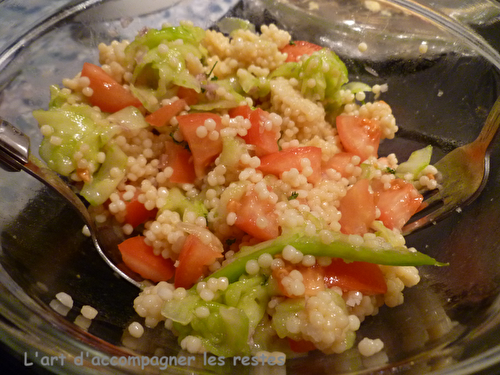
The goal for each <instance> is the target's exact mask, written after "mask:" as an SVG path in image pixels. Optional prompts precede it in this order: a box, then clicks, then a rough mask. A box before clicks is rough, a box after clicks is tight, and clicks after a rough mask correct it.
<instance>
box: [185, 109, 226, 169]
mask: <svg viewBox="0 0 500 375" xmlns="http://www.w3.org/2000/svg"><path fill="white" fill-rule="evenodd" d="M209 119H212V120H214V121H215V131H217V132H220V130H221V127H222V123H221V118H220V116H218V115H216V114H213V113H190V114H187V115H182V116H177V120H178V121H179V128H180V130H181V132H182V135H183V137H184V139H185V140H186V141H187V143H188V145H189V149H190V150H191V153H192V155H193V164H194V170H195V173H196V177H198V178H203V176H205V169H206V167H208V166H209V165H210V164H212V163H213V162H214V161H215V159H216V158H217V156H219V154H220V153H221V152H222V139H221V137H220V136H219V137H218V138H217V139H215V140H211V139H210V138H209V135H207V136H205V137H203V138H200V137H199V136H198V134H197V133H196V130H197V129H198V127H199V126H204V124H205V121H206V120H209ZM209 133H210V132H209Z"/></svg>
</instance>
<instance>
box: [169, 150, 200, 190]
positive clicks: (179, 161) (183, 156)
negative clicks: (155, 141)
mask: <svg viewBox="0 0 500 375" xmlns="http://www.w3.org/2000/svg"><path fill="white" fill-rule="evenodd" d="M165 153H166V155H167V166H168V167H171V168H172V169H173V173H172V175H171V176H170V178H169V180H170V182H173V183H177V184H193V183H194V182H195V180H196V173H195V171H194V164H193V156H192V154H191V152H190V151H189V150H187V149H186V148H185V147H183V146H182V145H179V144H176V143H174V142H170V141H167V142H165Z"/></svg>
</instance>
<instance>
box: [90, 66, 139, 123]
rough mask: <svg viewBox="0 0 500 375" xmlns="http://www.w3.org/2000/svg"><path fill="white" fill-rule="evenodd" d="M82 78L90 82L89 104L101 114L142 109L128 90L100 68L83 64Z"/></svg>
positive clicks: (137, 100)
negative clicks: (134, 108) (129, 107)
mask: <svg viewBox="0 0 500 375" xmlns="http://www.w3.org/2000/svg"><path fill="white" fill-rule="evenodd" d="M82 77H87V78H88V79H89V80H90V85H89V87H90V88H91V89H92V91H93V93H92V95H91V96H90V97H89V100H90V103H91V104H92V105H95V106H97V107H99V108H100V109H101V111H103V112H111V113H113V112H117V111H119V110H120V109H123V108H125V107H128V106H134V107H137V108H140V107H142V103H141V102H140V101H139V99H137V98H136V97H135V96H134V95H133V94H132V93H131V92H130V91H129V90H127V89H126V88H125V87H123V86H122V85H120V84H119V83H118V82H116V81H115V80H114V79H113V77H111V76H110V75H109V74H108V73H106V72H105V71H104V70H103V69H102V68H101V67H100V66H97V65H94V64H91V63H87V62H86V63H84V64H83V69H82Z"/></svg>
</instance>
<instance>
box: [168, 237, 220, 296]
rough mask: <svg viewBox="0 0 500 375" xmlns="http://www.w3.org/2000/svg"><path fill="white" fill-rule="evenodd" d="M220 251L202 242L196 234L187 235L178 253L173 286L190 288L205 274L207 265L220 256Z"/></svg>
mask: <svg viewBox="0 0 500 375" xmlns="http://www.w3.org/2000/svg"><path fill="white" fill-rule="evenodd" d="M222 257H223V255H222V253H219V252H217V251H215V250H213V249H212V248H211V247H210V246H209V245H206V244H204V243H203V242H202V241H201V240H200V239H199V238H198V236H196V235H194V234H190V235H189V236H187V238H186V241H185V242H184V246H183V247H182V249H181V252H180V253H179V264H178V266H177V269H176V271H175V277H174V286H175V287H176V288H180V287H182V288H186V289H188V288H191V287H192V286H193V285H194V284H195V283H196V282H198V280H199V279H200V278H201V277H203V275H204V274H205V269H206V267H207V266H209V265H211V264H212V263H214V262H215V261H216V260H217V258H222Z"/></svg>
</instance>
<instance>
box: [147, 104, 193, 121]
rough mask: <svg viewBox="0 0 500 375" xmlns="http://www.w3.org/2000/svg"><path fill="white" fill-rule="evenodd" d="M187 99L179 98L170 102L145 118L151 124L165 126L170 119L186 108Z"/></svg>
mask: <svg viewBox="0 0 500 375" xmlns="http://www.w3.org/2000/svg"><path fill="white" fill-rule="evenodd" d="M186 105H187V103H186V101H185V100H184V99H178V100H176V101H174V102H172V103H170V104H167V105H164V106H163V107H161V108H159V109H157V110H156V111H154V112H153V113H151V114H149V115H147V116H146V117H145V118H144V119H145V120H146V122H147V123H148V124H149V125H151V126H156V127H160V126H165V125H168V124H169V123H170V120H172V118H173V117H174V116H176V115H178V114H179V113H180V112H181V111H182V110H184V108H186Z"/></svg>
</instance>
